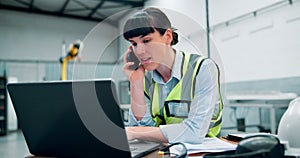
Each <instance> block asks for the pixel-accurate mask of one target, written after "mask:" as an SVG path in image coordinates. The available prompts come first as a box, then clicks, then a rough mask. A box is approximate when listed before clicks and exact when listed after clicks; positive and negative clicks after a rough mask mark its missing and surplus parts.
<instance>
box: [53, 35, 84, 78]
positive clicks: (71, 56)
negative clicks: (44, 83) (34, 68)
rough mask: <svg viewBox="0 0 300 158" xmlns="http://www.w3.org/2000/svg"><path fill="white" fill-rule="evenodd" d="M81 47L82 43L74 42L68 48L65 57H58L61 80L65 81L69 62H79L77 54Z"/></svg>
mask: <svg viewBox="0 0 300 158" xmlns="http://www.w3.org/2000/svg"><path fill="white" fill-rule="evenodd" d="M82 47H83V43H82V42H81V41H80V40H77V41H75V42H74V43H72V44H71V45H70V47H69V50H68V52H67V53H66V55H65V56H63V57H60V59H59V61H60V63H61V80H67V65H68V62H69V61H70V60H75V59H76V58H77V59H78V61H80V56H79V52H80V50H81V49H82Z"/></svg>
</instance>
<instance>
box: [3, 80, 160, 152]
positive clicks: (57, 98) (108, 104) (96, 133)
mask: <svg viewBox="0 0 300 158" xmlns="http://www.w3.org/2000/svg"><path fill="white" fill-rule="evenodd" d="M7 88H8V91H9V94H10V97H11V99H12V103H13V106H14V108H15V111H16V114H17V118H18V121H19V124H20V126H21V129H22V131H23V134H24V137H25V141H26V143H27V146H28V148H29V151H30V153H31V154H33V155H36V156H47V157H99V155H100V156H101V155H103V154H105V155H113V156H120V157H131V156H133V157H134V156H139V155H144V154H140V153H134V154H132V155H131V152H130V148H129V145H128V141H127V137H126V132H125V130H124V122H123V119H122V116H121V110H120V108H119V103H118V98H117V95H116V87H115V83H114V82H113V81H112V80H110V79H101V80H88V81H55V82H35V83H11V84H8V85H7ZM144 148H145V150H148V151H149V150H151V151H152V150H154V148H158V144H151V145H150V147H144ZM147 148H150V149H147ZM138 150H140V149H138ZM141 152H144V153H147V152H145V151H141Z"/></svg>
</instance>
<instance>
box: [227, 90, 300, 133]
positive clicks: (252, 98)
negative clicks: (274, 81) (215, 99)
mask: <svg viewBox="0 0 300 158" xmlns="http://www.w3.org/2000/svg"><path fill="white" fill-rule="evenodd" d="M296 97H297V94H295V93H281V92H277V91H272V92H257V93H239V94H231V95H227V97H226V98H227V100H228V102H229V104H228V105H226V106H228V107H258V108H269V109H270V122H271V125H270V126H271V133H272V134H276V129H277V127H276V115H275V110H276V108H286V107H288V105H289V102H290V101H291V100H293V99H295V98H296Z"/></svg>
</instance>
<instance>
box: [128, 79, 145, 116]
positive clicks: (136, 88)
mask: <svg viewBox="0 0 300 158" xmlns="http://www.w3.org/2000/svg"><path fill="white" fill-rule="evenodd" d="M130 94H131V96H130V97H131V110H132V113H133V114H134V116H135V118H136V120H138V121H139V120H141V119H142V118H143V116H144V115H145V113H146V102H145V99H144V81H143V80H138V81H134V82H130Z"/></svg>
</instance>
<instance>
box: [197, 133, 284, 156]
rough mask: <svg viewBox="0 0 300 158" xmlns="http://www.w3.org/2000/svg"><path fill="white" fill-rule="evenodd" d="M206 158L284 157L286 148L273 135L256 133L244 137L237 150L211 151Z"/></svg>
mask: <svg viewBox="0 0 300 158" xmlns="http://www.w3.org/2000/svg"><path fill="white" fill-rule="evenodd" d="M203 157H204V158H282V157H284V148H283V147H282V146H281V144H280V141H279V139H278V138H277V137H275V136H273V135H255V136H249V137H245V138H243V139H242V140H241V141H240V142H239V143H238V146H237V148H236V150H235V151H225V152H220V153H210V154H206V155H204V156H203Z"/></svg>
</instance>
